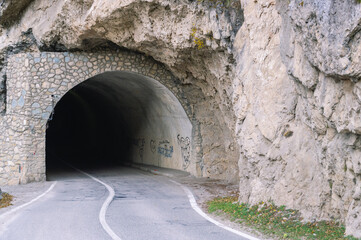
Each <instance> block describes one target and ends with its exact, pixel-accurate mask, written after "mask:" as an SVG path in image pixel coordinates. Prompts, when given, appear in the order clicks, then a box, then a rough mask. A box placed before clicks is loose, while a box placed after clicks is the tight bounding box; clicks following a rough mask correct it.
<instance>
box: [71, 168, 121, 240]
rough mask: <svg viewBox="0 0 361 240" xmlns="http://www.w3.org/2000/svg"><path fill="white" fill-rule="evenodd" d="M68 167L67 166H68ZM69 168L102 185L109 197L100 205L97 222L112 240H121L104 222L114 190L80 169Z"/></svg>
mask: <svg viewBox="0 0 361 240" xmlns="http://www.w3.org/2000/svg"><path fill="white" fill-rule="evenodd" d="M68 165H69V164H68ZM69 166H70V167H72V168H74V169H75V170H77V171H78V172H81V173H82V174H84V175H86V176H88V177H90V178H91V179H93V180H94V181H96V182H98V183H100V184H102V185H104V186H105V187H106V188H107V190H108V192H109V195H108V197H107V199H106V200H105V202H104V203H103V205H102V208H101V209H100V212H99V221H100V224H101V225H102V227H103V229H104V230H105V231H106V232H107V233H108V235H109V236H110V237H111V238H112V239H113V240H121V238H120V237H118V235H117V234H115V233H114V232H113V230H112V229H111V228H110V227H109V225H108V223H107V221H106V220H105V214H106V213H107V210H108V207H109V205H110V203H111V202H112V201H113V198H114V195H115V192H114V189H113V188H112V187H111V186H109V185H108V184H106V183H104V182H102V181H100V180H99V179H98V178H96V177H93V176H92V175H90V174H89V173H86V172H84V171H82V170H80V169H77V168H75V167H73V166H71V165H69Z"/></svg>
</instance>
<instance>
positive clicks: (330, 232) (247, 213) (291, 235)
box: [207, 196, 357, 240]
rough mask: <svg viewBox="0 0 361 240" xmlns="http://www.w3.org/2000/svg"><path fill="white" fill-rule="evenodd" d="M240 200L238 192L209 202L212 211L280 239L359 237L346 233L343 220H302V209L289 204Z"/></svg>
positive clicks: (355, 239) (329, 239)
mask: <svg viewBox="0 0 361 240" xmlns="http://www.w3.org/2000/svg"><path fill="white" fill-rule="evenodd" d="M237 200H238V198H237V197H236V196H233V197H225V198H216V199H214V200H212V201H209V202H208V203H207V204H208V211H209V212H210V213H213V212H216V211H221V212H224V213H227V214H228V215H229V216H230V218H231V220H232V221H237V222H240V223H243V224H245V225H246V226H248V227H251V228H253V229H256V230H258V231H259V232H261V233H263V234H265V235H268V236H272V237H276V238H277V239H299V240H301V239H302V240H303V239H323V240H331V239H332V240H336V239H348V240H357V238H354V237H352V236H344V234H345V227H344V226H343V225H342V224H340V223H337V222H334V221H320V222H313V223H310V222H302V218H301V216H300V213H299V212H298V211H296V210H292V209H286V207H285V206H276V205H275V204H273V203H265V202H260V203H258V204H256V205H254V206H250V205H248V204H244V203H242V204H239V203H238V201H237Z"/></svg>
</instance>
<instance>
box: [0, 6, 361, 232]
mask: <svg viewBox="0 0 361 240" xmlns="http://www.w3.org/2000/svg"><path fill="white" fill-rule="evenodd" d="M14 2H15V1H14ZM20 2H22V4H20V5H16V8H15V7H13V8H14V9H24V8H25V7H26V6H27V8H25V10H24V11H23V13H22V15H21V17H19V18H18V19H17V20H16V21H15V20H12V21H11V24H10V22H9V23H5V22H6V21H5V20H0V24H2V25H3V30H2V34H1V36H0V49H1V51H2V53H3V55H4V60H1V61H0V70H1V69H2V66H1V65H4V64H6V56H7V55H10V54H11V53H12V52H14V51H68V50H72V49H81V50H88V51H91V49H92V48H93V47H96V46H99V45H104V44H105V43H108V42H112V43H114V44H116V45H118V46H121V47H124V48H128V49H131V50H134V51H138V52H141V53H144V54H146V55H149V56H151V57H153V58H154V59H155V60H157V61H159V62H161V63H163V64H164V65H165V66H167V68H169V70H170V71H171V72H172V73H173V74H174V75H175V76H177V77H178V78H179V79H180V81H181V83H182V89H183V91H184V92H186V93H187V94H186V95H187V98H188V101H189V102H190V103H191V104H192V106H193V108H194V109H193V110H194V115H195V118H196V119H197V120H198V121H199V123H200V127H201V135H202V147H203V161H204V170H203V176H209V177H216V178H221V179H228V180H229V181H232V180H233V181H234V180H237V181H239V182H240V200H241V201H245V202H249V203H256V202H258V201H265V200H266V201H267V200H269V199H272V200H273V201H274V202H275V203H277V204H280V205H281V204H283V205H286V206H287V207H290V208H295V209H300V210H301V212H302V214H303V216H304V218H305V219H306V220H311V219H341V220H342V221H345V223H346V226H347V228H346V231H347V234H353V235H355V236H356V237H361V112H360V110H361V81H360V78H361V69H360V67H359V65H360V61H361V57H360V55H361V49H360V48H361V43H360V41H361V34H360V30H361V28H360V24H361V11H360V10H361V9H360V8H361V4H357V3H356V2H355V1H354V0H345V1H336V0H325V1H311V0H303V1H301V0H292V1H281V0H258V1H253V0H242V1H241V2H242V8H237V7H235V8H232V9H224V8H221V7H217V8H215V7H210V6H209V5H208V4H207V3H199V2H197V1H195V2H191V1H186V0H184V1H160V0H148V1H140V0H128V1H119V2H118V1H106V2H105V3H104V1H100V0H71V1H64V0H53V1H41V0H35V1H33V2H31V3H30V1H20ZM10 3H12V1H4V4H5V5H3V6H6V7H3V8H2V12H1V13H0V15H2V16H1V17H2V19H3V18H4V16H6V13H7V12H9V11H10V10H11V6H12V5H11V4H10ZM25 3H26V4H25ZM28 3H30V4H29V5H27V4H28ZM20 6H21V7H20ZM14 11H15V10H14ZM16 11H18V10H16ZM14 21H15V22H16V23H13V22H14ZM29 29H31V31H29ZM29 32H30V33H31V34H30V35H31V36H30V37H29ZM26 33H27V34H26ZM24 39H25V40H24ZM21 43H22V44H21ZM25 43H27V44H25ZM0 79H1V78H0ZM3 79H4V78H3ZM4 82H5V81H4V80H0V83H1V84H0V101H3V100H1V97H2V98H4V96H5V95H4V94H5V90H3V89H5V88H4V87H2V86H3V85H4V84H3V83H4ZM1 107H2V105H1V104H0V111H2V110H1ZM3 111H4V109H3ZM237 161H238V167H237ZM238 171H239V178H238V176H237V174H238Z"/></svg>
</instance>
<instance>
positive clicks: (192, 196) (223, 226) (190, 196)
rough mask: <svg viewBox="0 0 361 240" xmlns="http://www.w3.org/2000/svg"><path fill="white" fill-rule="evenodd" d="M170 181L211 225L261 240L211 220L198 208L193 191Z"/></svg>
mask: <svg viewBox="0 0 361 240" xmlns="http://www.w3.org/2000/svg"><path fill="white" fill-rule="evenodd" d="M169 181H171V182H173V183H174V184H176V185H178V186H180V187H181V188H182V189H183V191H184V192H185V193H186V194H187V197H188V200H189V203H190V204H191V206H192V208H193V210H194V211H196V212H197V213H198V214H199V215H201V216H202V217H203V218H205V219H206V220H208V221H209V222H211V223H213V224H215V225H217V226H218V227H221V228H223V229H225V230H227V231H229V232H232V233H234V234H237V235H238V236H241V237H245V238H247V239H249V240H260V239H259V238H256V237H253V236H250V235H248V234H246V233H243V232H241V231H238V230H235V229H233V228H230V227H227V226H226V225H224V224H222V223H220V222H218V221H217V220H215V219H213V218H211V217H210V216H208V215H207V214H206V213H205V212H203V211H202V209H201V208H200V207H199V206H198V204H197V201H196V199H195V197H194V195H193V193H192V192H191V190H189V188H187V187H186V186H184V185H183V184H180V183H179V182H176V181H174V180H172V179H169Z"/></svg>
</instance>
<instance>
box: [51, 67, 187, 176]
mask: <svg viewBox="0 0 361 240" xmlns="http://www.w3.org/2000/svg"><path fill="white" fill-rule="evenodd" d="M191 140H192V124H191V122H190V120H189V119H188V117H187V115H186V113H185V111H184V109H183V107H182V105H181V104H180V102H179V101H178V99H177V98H176V97H175V96H174V94H173V93H172V92H171V91H170V90H169V89H167V88H166V87H165V86H163V85H162V84H161V83H159V82H158V81H156V80H154V79H152V78H149V77H146V76H143V75H140V74H136V73H131V72H125V71H113V72H106V73H102V74H99V75H96V76H94V77H92V78H89V79H88V80H86V81H84V82H82V83H80V84H78V85H77V86H75V87H74V88H72V89H71V90H69V91H68V92H67V93H66V94H65V95H64V96H63V97H62V98H61V99H60V100H59V101H58V103H57V104H56V106H55V108H54V111H53V113H52V115H51V116H50V117H49V120H48V123H47V130H46V174H47V175H48V174H49V173H50V172H52V171H54V170H56V169H58V167H59V163H60V162H67V163H69V164H72V165H74V166H77V167H81V168H83V169H84V168H86V169H88V168H101V167H109V166H114V165H118V164H124V163H132V162H135V163H143V164H148V165H155V166H161V167H168V168H174V169H182V170H185V169H186V168H187V167H188V166H189V164H190V162H191V158H192V157H191Z"/></svg>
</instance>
